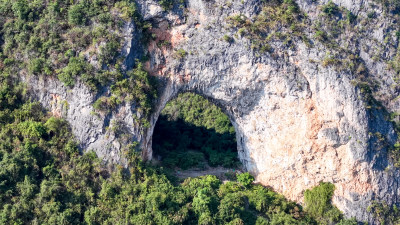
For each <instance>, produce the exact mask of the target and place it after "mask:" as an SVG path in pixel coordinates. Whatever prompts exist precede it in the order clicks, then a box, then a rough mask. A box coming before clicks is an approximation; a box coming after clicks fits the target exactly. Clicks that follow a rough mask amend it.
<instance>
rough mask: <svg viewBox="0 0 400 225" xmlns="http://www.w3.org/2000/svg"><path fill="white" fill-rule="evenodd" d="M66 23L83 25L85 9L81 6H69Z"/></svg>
mask: <svg viewBox="0 0 400 225" xmlns="http://www.w3.org/2000/svg"><path fill="white" fill-rule="evenodd" d="M68 22H69V23H70V24H71V25H83V24H85V22H86V16H85V8H84V6H83V5H82V4H77V5H73V6H71V8H70V9H69V10H68Z"/></svg>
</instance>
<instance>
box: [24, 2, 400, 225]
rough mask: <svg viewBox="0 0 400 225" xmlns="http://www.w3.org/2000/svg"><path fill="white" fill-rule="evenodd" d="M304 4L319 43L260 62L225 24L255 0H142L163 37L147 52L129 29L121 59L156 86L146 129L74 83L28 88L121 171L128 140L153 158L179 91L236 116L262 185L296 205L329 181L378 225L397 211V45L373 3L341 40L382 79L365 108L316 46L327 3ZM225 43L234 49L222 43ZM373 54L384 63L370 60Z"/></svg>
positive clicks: (129, 110) (252, 9)
mask: <svg viewBox="0 0 400 225" xmlns="http://www.w3.org/2000/svg"><path fill="white" fill-rule="evenodd" d="M297 3H298V5H299V6H300V9H301V10H302V11H303V12H306V13H307V20H308V23H309V24H306V25H307V26H310V27H309V28H306V29H305V35H306V36H307V37H308V38H309V39H310V40H311V41H312V42H313V45H312V46H309V45H306V44H305V43H304V42H302V41H301V40H299V39H296V38H293V40H292V41H293V43H294V45H293V46H292V47H290V48H289V47H286V46H285V44H284V43H283V42H284V41H274V42H272V43H271V46H272V47H273V48H274V52H273V54H259V53H258V52H257V51H255V50H252V49H251V40H249V39H248V38H246V37H240V36H237V35H235V34H236V31H235V30H234V29H232V28H230V27H229V26H228V24H227V19H226V18H227V17H228V16H231V15H235V14H239V13H241V14H243V15H245V16H246V17H248V18H253V17H254V16H256V15H257V14H258V13H259V12H260V10H261V7H260V1H258V0H250V1H232V3H230V4H229V5H227V3H226V2H225V1H220V0H215V1H205V0H188V1H187V2H186V3H185V7H186V8H185V9H182V8H177V7H175V9H174V10H171V11H169V12H165V11H164V10H162V8H161V7H160V6H159V5H158V4H157V3H156V1H145V0H139V1H138V7H139V9H140V11H141V13H142V16H143V19H144V20H147V21H150V22H152V24H153V28H152V29H151V32H152V33H154V34H155V35H156V39H155V40H152V41H151V42H150V43H149V44H148V46H147V47H142V46H141V45H140V44H139V42H138V40H139V39H140V38H138V36H139V35H140V34H137V35H136V33H135V29H134V28H135V25H134V24H133V23H132V24H127V25H126V33H127V34H126V45H125V46H124V49H123V53H122V54H124V56H125V57H126V59H127V60H126V63H125V66H126V68H127V69H129V68H131V67H132V66H133V63H132V62H133V61H134V59H135V58H139V57H140V56H141V55H143V54H148V56H150V60H149V61H147V63H146V64H145V66H146V69H147V70H148V71H149V72H150V74H152V75H154V76H158V77H159V78H160V80H161V81H160V82H161V84H162V85H161V87H160V94H159V99H158V100H157V102H156V103H155V107H154V113H153V114H152V115H151V118H150V127H148V128H146V127H141V126H140V125H138V124H137V123H135V121H134V120H133V119H132V117H133V115H136V116H137V114H138V112H137V111H136V109H135V105H134V104H132V105H128V104H127V105H124V106H122V107H120V108H118V109H117V110H116V111H115V112H113V113H112V114H111V115H108V116H107V117H100V118H98V117H96V116H94V115H92V114H91V113H90V112H91V111H92V106H91V104H92V103H93V101H94V100H95V99H96V98H97V97H98V96H92V95H91V94H90V93H89V92H87V91H85V87H82V86H79V85H77V86H76V88H75V89H76V90H75V89H74V90H73V91H68V90H66V89H65V88H63V87H61V86H62V85H60V84H59V82H58V81H56V80H46V81H40V80H37V81H33V82H31V83H32V84H33V85H32V89H33V90H34V91H35V93H36V96H38V99H39V100H40V101H41V102H42V103H43V104H44V105H45V106H46V107H48V108H49V109H51V111H55V112H58V111H57V110H59V108H60V107H61V106H62V104H61V103H62V101H63V100H66V101H68V103H69V105H68V108H67V109H62V110H61V111H63V113H64V115H62V116H64V117H65V118H66V119H67V120H68V121H69V122H70V123H71V124H72V129H73V131H74V134H75V135H76V137H77V139H78V140H79V141H80V142H81V145H82V147H83V148H85V149H93V150H95V151H96V152H97V154H98V155H99V156H101V157H102V158H103V159H104V160H105V161H106V162H111V163H124V160H123V156H122V153H121V150H120V149H121V148H122V147H121V146H123V145H125V144H126V143H129V142H132V141H138V142H139V143H140V146H141V148H142V155H143V158H144V159H147V160H150V159H151V157H152V149H151V145H152V143H151V141H152V139H151V137H152V133H153V130H154V126H155V123H156V121H157V118H158V116H159V113H160V112H161V110H162V109H163V108H164V106H165V104H166V103H167V102H168V101H169V100H171V99H172V98H174V97H175V96H176V95H177V94H178V93H179V92H184V91H193V92H196V93H198V94H200V95H202V96H205V97H207V98H209V99H210V100H212V101H213V102H214V103H216V104H217V105H218V106H220V107H221V108H222V109H223V110H224V112H225V113H226V114H227V115H228V116H229V117H230V118H231V120H232V123H233V124H234V126H235V128H236V134H237V141H238V152H239V157H240V160H241V161H242V163H243V165H244V166H245V168H246V169H247V170H249V171H250V172H252V173H253V174H254V175H255V176H256V178H257V182H259V183H261V184H263V185H266V186H270V187H272V188H273V189H274V190H275V191H277V192H280V193H282V194H284V195H285V196H286V197H288V198H289V199H292V200H295V201H297V202H302V201H303V191H304V190H306V189H308V188H311V187H313V186H315V185H317V184H318V183H319V182H320V181H327V182H331V183H333V184H335V186H336V190H335V195H334V198H333V202H334V204H335V205H336V206H337V207H338V208H339V209H340V210H342V211H343V212H344V213H345V215H346V216H348V217H356V218H357V219H358V220H360V221H368V222H370V223H374V222H375V221H373V218H372V215H371V214H369V213H368V212H367V207H368V206H369V204H370V203H371V201H372V200H378V201H386V202H387V203H399V186H398V182H399V180H400V175H399V172H398V170H397V169H394V168H393V165H391V163H390V162H389V161H388V147H389V146H391V145H393V144H394V143H395V142H396V138H397V135H396V134H395V132H394V129H393V125H392V123H391V122H387V121H386V120H385V119H386V117H385V111H384V108H386V109H387V110H388V111H397V110H398V109H399V108H400V107H399V105H400V104H399V99H398V98H396V97H397V96H398V90H396V89H395V88H393V85H395V81H394V72H393V71H390V70H388V67H387V60H388V59H391V58H393V57H394V56H395V54H396V50H395V47H394V46H391V45H390V44H387V42H386V41H385V38H386V36H387V32H389V31H391V30H390V29H391V28H390V27H391V24H393V21H391V19H390V18H389V17H387V16H385V14H384V13H383V11H382V9H380V7H379V6H375V7H373V10H374V11H375V12H376V13H375V15H376V17H377V19H375V20H374V21H372V22H371V24H370V25H369V26H364V27H363V29H361V28H360V29H359V27H356V28H355V29H358V30H361V31H360V32H361V33H356V32H355V33H352V32H347V33H342V34H341V35H340V36H339V37H338V38H337V39H336V40H335V41H336V42H337V44H338V46H346V49H347V50H348V51H349V52H352V53H354V54H355V55H359V57H360V60H361V61H362V63H363V65H364V67H365V68H364V69H365V70H366V71H368V76H370V78H371V79H375V80H378V81H379V85H380V88H379V89H378V90H377V91H376V92H375V93H374V94H375V98H377V99H378V100H379V101H380V102H381V103H382V104H383V106H384V107H380V108H377V107H370V105H369V104H368V103H366V100H365V96H364V94H363V93H362V89H361V88H359V87H358V86H357V85H355V82H354V81H355V80H356V79H357V76H356V75H355V74H354V73H353V72H351V71H350V70H346V69H338V68H337V67H335V66H330V65H323V60H324V59H326V58H327V57H329V56H330V54H332V52H331V51H332V50H331V49H329V48H327V47H325V46H324V45H323V44H321V43H320V42H318V41H317V40H316V39H315V36H314V35H315V31H314V30H313V29H312V28H311V27H312V24H313V22H314V21H316V20H318V18H319V16H320V14H321V13H322V12H321V6H322V5H323V4H325V3H327V1H326V2H320V3H315V2H312V1H303V0H302V1H298V2H297ZM335 3H336V4H337V5H339V6H342V7H345V8H347V9H348V10H351V12H352V13H353V14H355V15H357V16H358V17H359V18H363V17H367V12H369V11H370V10H371V9H372V6H371V5H370V4H372V3H369V1H349V0H339V1H335ZM357 26H361V25H357ZM389 33H390V32H389ZM392 33H393V32H392ZM224 35H228V36H230V37H234V41H229V42H228V41H226V40H224ZM395 41H396V42H397V40H395ZM161 42H164V43H168V45H160V44H159V43H161ZM382 46H384V47H382ZM378 48H379V49H380V50H379V51H381V50H382V51H384V54H385V56H384V57H385V58H378V59H376V58H374V55H376V54H377V51H378V50H376V49H378ZM179 51H180V52H181V53H182V54H180V55H179V53H178V52H179ZM183 53H184V54H183ZM373 58H374V59H373ZM32 79H33V78H32ZM57 107H58V108H57ZM139 116H140V115H139ZM113 120H122V121H124V123H125V124H126V127H127V130H126V132H127V133H129V134H130V136H129V137H130V138H129V139H128V140H125V142H124V141H121V140H120V139H118V138H116V137H114V136H113V134H112V133H110V132H109V130H107V129H105V127H107V126H108V125H109V124H110V123H111V122H110V121H113ZM378 134H379V135H378ZM383 139H384V142H385V144H383V143H381V140H383Z"/></svg>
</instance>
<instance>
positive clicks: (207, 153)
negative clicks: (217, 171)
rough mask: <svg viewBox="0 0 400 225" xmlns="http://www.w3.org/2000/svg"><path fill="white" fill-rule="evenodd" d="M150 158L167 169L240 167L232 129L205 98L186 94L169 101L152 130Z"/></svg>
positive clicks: (226, 118) (190, 93) (215, 107)
mask: <svg viewBox="0 0 400 225" xmlns="http://www.w3.org/2000/svg"><path fill="white" fill-rule="evenodd" d="M152 149H153V159H154V160H155V161H157V162H160V163H162V164H163V165H164V166H166V167H170V168H181V169H189V168H198V169H205V168H207V167H217V166H222V167H227V168H236V167H238V166H239V164H240V163H239V158H238V152H237V142H236V133H235V128H234V126H233V125H232V123H231V121H230V120H229V118H228V116H227V115H226V114H224V113H223V112H222V110H221V109H220V108H219V107H217V106H216V105H214V104H213V103H211V102H210V101H209V100H207V99H206V98H204V97H202V96H200V95H198V94H195V93H192V92H185V93H181V94H179V95H178V96H177V97H176V98H174V99H172V100H171V101H169V102H168V103H167V104H166V106H165V108H164V109H163V110H162V112H161V114H160V116H159V118H158V121H157V123H156V126H155V128H154V133H153V140H152Z"/></svg>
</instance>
